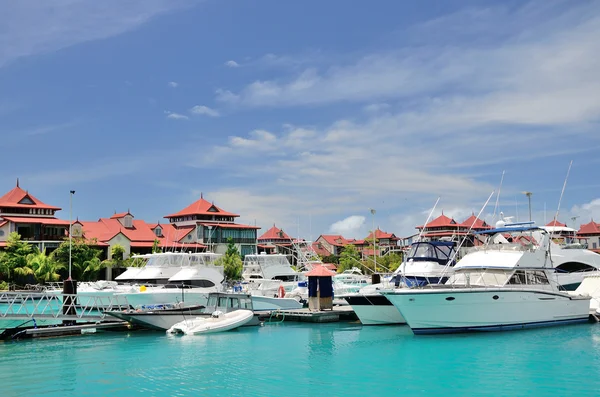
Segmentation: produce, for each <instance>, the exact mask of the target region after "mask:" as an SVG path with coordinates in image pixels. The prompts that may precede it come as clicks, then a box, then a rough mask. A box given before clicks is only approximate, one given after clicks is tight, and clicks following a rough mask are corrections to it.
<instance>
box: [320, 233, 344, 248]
mask: <svg viewBox="0 0 600 397" xmlns="http://www.w3.org/2000/svg"><path fill="white" fill-rule="evenodd" d="M319 238H323V240H325V241H327V243H329V244H331V245H334V246H336V247H344V246H346V245H348V244H351V243H352V241H351V240H348V239H346V238H345V237H344V236H342V235H341V234H321V236H319ZM317 240H318V239H317Z"/></svg>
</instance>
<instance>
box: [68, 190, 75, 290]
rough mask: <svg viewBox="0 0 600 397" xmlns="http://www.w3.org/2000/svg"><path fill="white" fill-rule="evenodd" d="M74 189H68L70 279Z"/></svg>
mask: <svg viewBox="0 0 600 397" xmlns="http://www.w3.org/2000/svg"><path fill="white" fill-rule="evenodd" d="M74 194H75V190H71V191H69V280H71V251H72V246H73V195H74Z"/></svg>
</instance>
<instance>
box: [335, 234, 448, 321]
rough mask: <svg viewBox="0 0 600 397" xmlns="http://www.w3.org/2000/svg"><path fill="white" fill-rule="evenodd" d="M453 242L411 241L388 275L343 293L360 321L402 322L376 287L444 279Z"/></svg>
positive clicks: (421, 284) (446, 274) (412, 284)
mask: <svg viewBox="0 0 600 397" xmlns="http://www.w3.org/2000/svg"><path fill="white" fill-rule="evenodd" d="M455 252H456V251H455V243H453V242H446V241H422V242H417V243H413V244H412V245H411V248H410V250H409V252H408V254H407V256H406V258H405V260H404V262H403V263H402V264H401V265H400V266H399V267H398V269H396V271H395V272H394V273H393V274H392V277H391V278H390V279H388V280H384V282H382V283H379V284H372V285H369V286H366V287H364V288H362V289H361V290H360V291H359V292H358V293H355V294H349V295H344V296H343V298H344V299H345V300H346V302H348V304H349V305H351V306H352V309H353V310H354V312H355V313H356V316H357V317H358V319H359V320H360V322H361V323H362V324H364V325H387V324H405V323H406V321H405V320H404V317H402V314H400V312H399V311H398V309H396V307H394V305H392V303H391V302H390V301H389V300H388V299H387V298H386V297H385V296H383V295H381V293H380V291H382V290H385V289H393V288H395V287H403V288H405V287H416V286H424V285H428V284H437V283H440V282H444V281H446V280H447V279H448V276H449V275H450V274H451V273H452V265H453V264H454V262H453V260H454V255H455Z"/></svg>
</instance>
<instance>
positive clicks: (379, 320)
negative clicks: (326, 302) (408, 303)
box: [344, 294, 406, 325]
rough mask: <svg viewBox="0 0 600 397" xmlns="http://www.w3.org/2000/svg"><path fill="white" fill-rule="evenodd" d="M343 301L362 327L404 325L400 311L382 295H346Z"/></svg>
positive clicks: (404, 321)
mask: <svg viewBox="0 0 600 397" xmlns="http://www.w3.org/2000/svg"><path fill="white" fill-rule="evenodd" d="M344 299H345V300H346V302H348V304H349V305H350V306H352V310H354V313H355V314H356V316H357V317H358V319H359V320H360V322H361V323H362V324H363V325H388V324H406V320H404V317H402V314H400V311H399V310H398V309H397V308H396V307H395V306H394V305H393V304H392V303H391V302H390V301H389V300H388V299H387V298H386V297H385V296H383V295H381V294H372V295H362V294H357V295H347V296H344Z"/></svg>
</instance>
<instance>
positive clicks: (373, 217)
mask: <svg viewBox="0 0 600 397" xmlns="http://www.w3.org/2000/svg"><path fill="white" fill-rule="evenodd" d="M369 211H371V215H373V216H372V217H371V218H372V220H373V260H374V262H375V272H377V251H376V250H375V249H376V242H377V240H375V212H376V211H375V209H373V208H369Z"/></svg>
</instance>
